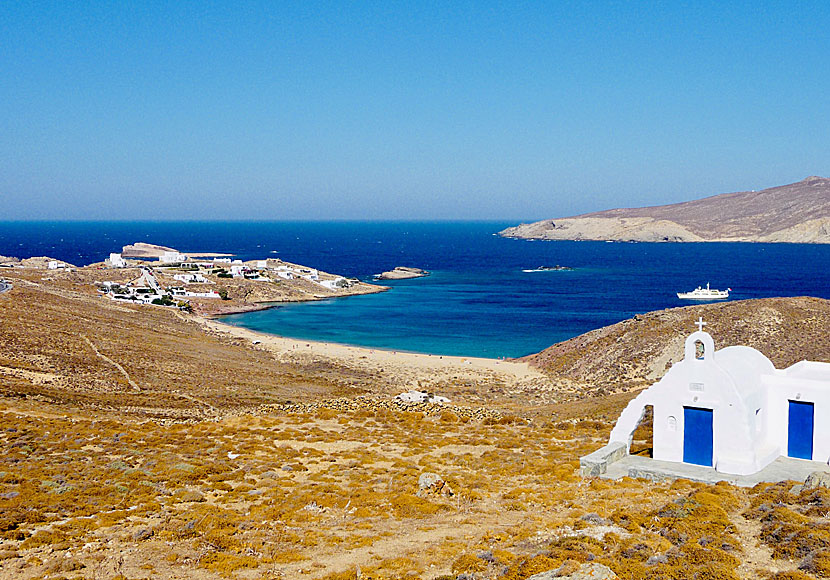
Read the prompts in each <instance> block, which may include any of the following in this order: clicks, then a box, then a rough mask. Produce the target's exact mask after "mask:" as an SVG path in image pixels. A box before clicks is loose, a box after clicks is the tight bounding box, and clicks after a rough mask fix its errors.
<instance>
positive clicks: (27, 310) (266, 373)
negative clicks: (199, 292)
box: [0, 270, 368, 418]
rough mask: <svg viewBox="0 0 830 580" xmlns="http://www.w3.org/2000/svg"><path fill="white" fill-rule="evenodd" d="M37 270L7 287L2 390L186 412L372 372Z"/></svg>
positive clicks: (340, 388) (1, 307) (332, 385)
mask: <svg viewBox="0 0 830 580" xmlns="http://www.w3.org/2000/svg"><path fill="white" fill-rule="evenodd" d="M35 274H37V273H36V272H35V273H34V274H32V275H29V276H28V277H29V280H27V279H26V277H24V274H22V273H21V271H20V270H17V271H15V276H16V278H14V279H13V285H14V287H13V289H12V290H11V291H9V292H6V293H4V294H2V295H0V347H2V348H0V397H7V398H11V399H30V400H32V399H33V400H36V401H47V402H53V403H59V404H68V405H71V406H79V407H85V408H98V409H100V408H104V409H113V410H115V409H118V410H124V411H131V412H139V413H141V414H146V415H149V416H157V417H172V418H187V417H199V416H210V415H212V414H214V412H215V411H216V410H219V409H221V410H223V411H228V410H232V409H244V408H252V407H254V406H257V405H261V404H265V403H278V402H283V401H286V400H293V401H297V400H307V399H312V398H319V397H326V396H338V395H344V394H355V393H360V392H363V391H364V389H358V388H354V387H352V385H354V384H356V383H362V384H364V385H365V384H366V383H367V381H368V378H367V377H364V376H361V375H360V373H359V372H357V371H348V370H347V369H337V371H336V372H334V371H333V369H331V368H328V367H327V366H326V365H325V364H310V365H307V366H305V367H303V366H300V365H296V364H294V365H288V364H283V363H280V362H279V361H277V360H275V357H274V356H273V355H272V354H271V353H270V352H268V351H265V350H262V349H257V348H254V347H253V346H252V345H251V343H250V342H248V341H243V340H239V339H232V338H230V337H228V336H225V335H222V334H218V333H215V332H208V331H206V329H205V328H204V327H203V326H202V324H200V323H199V319H198V318H194V317H188V316H185V315H183V314H181V313H179V312H178V311H176V310H174V309H168V308H162V307H153V306H137V305H132V304H124V303H116V302H113V301H111V300H107V299H105V298H102V297H100V296H97V295H96V294H95V292H94V289H93V287H92V285H91V284H73V283H71V280H72V279H74V278H73V276H75V274H69V275H66V274H64V275H62V276H61V277H60V279H51V280H49V281H45V282H44V281H41V279H40V276H39V275H35ZM124 276H128V274H124ZM36 280H37V281H36Z"/></svg>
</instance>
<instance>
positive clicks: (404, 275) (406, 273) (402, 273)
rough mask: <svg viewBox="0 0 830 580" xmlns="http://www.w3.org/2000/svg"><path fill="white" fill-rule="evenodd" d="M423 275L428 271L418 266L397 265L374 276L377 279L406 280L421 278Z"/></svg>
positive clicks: (427, 273) (426, 274)
mask: <svg viewBox="0 0 830 580" xmlns="http://www.w3.org/2000/svg"><path fill="white" fill-rule="evenodd" d="M424 276H429V272H427V271H426V270H421V269H420V268H407V267H406V266H398V267H397V268H395V269H394V270H389V271H388V272H384V273H383V274H378V275H377V276H376V278H377V279H378V280H407V279H409V278H423V277H424Z"/></svg>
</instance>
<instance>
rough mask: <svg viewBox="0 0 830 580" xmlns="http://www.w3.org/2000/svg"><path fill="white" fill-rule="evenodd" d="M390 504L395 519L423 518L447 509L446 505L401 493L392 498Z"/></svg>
mask: <svg viewBox="0 0 830 580" xmlns="http://www.w3.org/2000/svg"><path fill="white" fill-rule="evenodd" d="M391 504H392V512H393V513H394V514H395V517H397V518H423V517H426V516H431V515H434V514H436V513H438V512H439V511H442V510H448V509H449V507H447V506H446V505H443V504H437V503H433V502H431V501H429V500H428V499H425V498H420V497H418V496H416V495H412V494H411V493H401V494H398V495H396V496H394V497H393V498H392V500H391Z"/></svg>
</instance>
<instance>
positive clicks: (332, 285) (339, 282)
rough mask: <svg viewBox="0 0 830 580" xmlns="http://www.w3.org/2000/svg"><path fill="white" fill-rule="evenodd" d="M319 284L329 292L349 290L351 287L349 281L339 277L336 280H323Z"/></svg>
mask: <svg viewBox="0 0 830 580" xmlns="http://www.w3.org/2000/svg"><path fill="white" fill-rule="evenodd" d="M318 284H320V286H322V287H323V288H328V289H329V290H337V289H338V288H347V287H348V286H350V284H349V282H348V280H346V279H345V278H343V277H342V276H338V277H337V278H335V279H334V280H321V281H319V282H318Z"/></svg>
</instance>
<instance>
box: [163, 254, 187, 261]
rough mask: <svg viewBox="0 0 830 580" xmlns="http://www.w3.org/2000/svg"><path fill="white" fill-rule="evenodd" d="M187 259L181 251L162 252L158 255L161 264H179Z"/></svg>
mask: <svg viewBox="0 0 830 580" xmlns="http://www.w3.org/2000/svg"><path fill="white" fill-rule="evenodd" d="M186 261H187V256H185V255H184V254H182V253H181V252H163V253H162V254H161V256H159V262H161V263H162V264H180V263H182V262H186Z"/></svg>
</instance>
